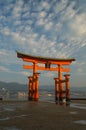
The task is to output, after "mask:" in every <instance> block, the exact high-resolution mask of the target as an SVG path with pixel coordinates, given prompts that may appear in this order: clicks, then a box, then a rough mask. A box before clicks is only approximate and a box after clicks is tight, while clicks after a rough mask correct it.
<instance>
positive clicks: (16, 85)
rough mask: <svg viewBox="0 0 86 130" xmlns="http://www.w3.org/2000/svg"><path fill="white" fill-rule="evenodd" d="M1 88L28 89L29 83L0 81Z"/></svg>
mask: <svg viewBox="0 0 86 130" xmlns="http://www.w3.org/2000/svg"><path fill="white" fill-rule="evenodd" d="M0 88H5V89H7V90H27V89H28V85H26V84H19V83H14V82H11V83H7V82H2V81H0Z"/></svg>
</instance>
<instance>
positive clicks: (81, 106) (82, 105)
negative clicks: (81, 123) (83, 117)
mask: <svg viewBox="0 0 86 130" xmlns="http://www.w3.org/2000/svg"><path fill="white" fill-rule="evenodd" d="M70 107H74V108H79V109H86V104H78V103H72V104H71V105H70Z"/></svg>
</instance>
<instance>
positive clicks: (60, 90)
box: [17, 51, 75, 103]
mask: <svg viewBox="0 0 86 130" xmlns="http://www.w3.org/2000/svg"><path fill="white" fill-rule="evenodd" d="M17 57H18V58H22V59H23V61H25V62H31V63H33V65H23V68H24V69H32V70H33V75H32V76H29V77H28V78H29V93H28V99H29V100H35V101H38V98H39V96H38V77H39V73H38V72H37V70H41V71H42V70H45V71H57V72H58V77H56V78H54V80H55V101H56V102H57V103H58V102H63V99H64V97H65V96H64V94H65V93H66V101H69V100H70V92H69V90H70V88H69V74H66V75H65V79H63V77H62V73H63V72H70V68H64V67H63V66H68V65H70V64H71V63H72V62H73V61H75V59H74V58H67V59H65V58H64V59H60V58H49V57H38V56H32V55H27V54H24V53H21V52H18V51H17ZM39 63H41V64H44V66H40V65H39ZM51 65H56V66H55V67H52V66H51ZM63 83H65V84H66V90H65V91H64V87H63Z"/></svg>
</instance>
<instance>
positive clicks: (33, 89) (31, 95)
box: [28, 73, 40, 101]
mask: <svg viewBox="0 0 86 130" xmlns="http://www.w3.org/2000/svg"><path fill="white" fill-rule="evenodd" d="M39 74H40V73H34V74H33V76H29V77H28V79H29V86H28V87H29V88H28V100H29V101H38V99H39V95H38V77H39Z"/></svg>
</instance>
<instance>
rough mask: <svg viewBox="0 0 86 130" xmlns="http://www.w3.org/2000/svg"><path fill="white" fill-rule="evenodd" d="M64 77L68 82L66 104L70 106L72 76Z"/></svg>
mask: <svg viewBox="0 0 86 130" xmlns="http://www.w3.org/2000/svg"><path fill="white" fill-rule="evenodd" d="M64 77H65V81H66V104H67V105H68V104H69V103H70V83H69V78H70V75H69V74H66V75H64Z"/></svg>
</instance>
